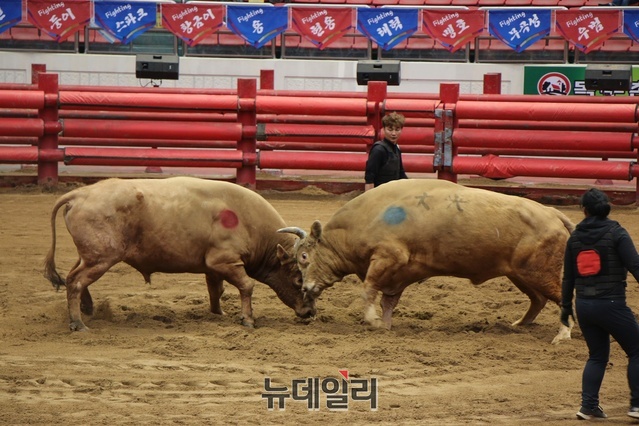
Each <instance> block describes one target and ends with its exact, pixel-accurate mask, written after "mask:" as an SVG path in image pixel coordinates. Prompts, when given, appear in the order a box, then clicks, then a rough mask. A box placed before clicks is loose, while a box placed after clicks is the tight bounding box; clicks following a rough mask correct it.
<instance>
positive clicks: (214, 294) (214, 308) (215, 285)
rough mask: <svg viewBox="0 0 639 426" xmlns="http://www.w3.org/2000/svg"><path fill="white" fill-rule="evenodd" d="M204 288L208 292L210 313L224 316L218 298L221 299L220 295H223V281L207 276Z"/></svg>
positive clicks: (213, 276) (211, 275)
mask: <svg viewBox="0 0 639 426" xmlns="http://www.w3.org/2000/svg"><path fill="white" fill-rule="evenodd" d="M206 287H207V288H208V290H209V300H210V302H211V312H212V313H214V314H218V315H224V311H223V310H222V306H221V305H220V298H221V297H222V294H224V281H223V280H222V279H221V278H219V277H217V276H215V275H213V274H207V275H206Z"/></svg>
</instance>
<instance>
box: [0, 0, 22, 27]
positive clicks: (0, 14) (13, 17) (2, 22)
mask: <svg viewBox="0 0 639 426" xmlns="http://www.w3.org/2000/svg"><path fill="white" fill-rule="evenodd" d="M21 20H22V0H2V2H1V3H0V33H3V32H5V31H6V30H8V29H9V28H11V27H13V26H14V25H15V24H17V23H18V22H20V21H21Z"/></svg>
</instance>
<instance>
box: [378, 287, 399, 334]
mask: <svg viewBox="0 0 639 426" xmlns="http://www.w3.org/2000/svg"><path fill="white" fill-rule="evenodd" d="M400 297H402V293H399V294H393V295H390V294H382V300H381V303H380V304H381V306H382V322H383V324H384V326H385V327H386V329H388V330H390V329H391V322H392V320H393V309H395V306H397V303H399V298H400Z"/></svg>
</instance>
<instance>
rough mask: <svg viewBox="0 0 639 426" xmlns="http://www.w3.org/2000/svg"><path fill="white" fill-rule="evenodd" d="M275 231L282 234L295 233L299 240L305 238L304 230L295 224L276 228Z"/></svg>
mask: <svg viewBox="0 0 639 426" xmlns="http://www.w3.org/2000/svg"><path fill="white" fill-rule="evenodd" d="M277 232H280V233H282V234H295V235H297V236H298V237H299V239H300V240H303V239H304V238H306V235H307V234H306V231H305V230H303V229H302V228H298V227H297V226H289V227H287V228H282V229H278V230H277Z"/></svg>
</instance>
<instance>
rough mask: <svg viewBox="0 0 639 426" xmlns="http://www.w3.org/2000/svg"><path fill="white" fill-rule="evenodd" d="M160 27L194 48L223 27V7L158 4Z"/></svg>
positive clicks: (191, 4) (192, 4) (193, 4)
mask: <svg viewBox="0 0 639 426" xmlns="http://www.w3.org/2000/svg"><path fill="white" fill-rule="evenodd" d="M160 7H161V8H162V26H163V27H164V28H166V29H167V30H169V31H171V32H172V33H173V34H175V35H176V36H178V37H180V38H181V39H182V40H184V41H185V42H186V44H188V45H189V46H195V45H196V44H198V43H199V42H200V41H202V40H204V39H205V38H206V37H207V36H208V35H209V34H211V33H212V32H214V31H215V30H217V29H218V28H220V27H221V26H222V25H224V11H225V9H224V6H223V5H213V4H195V3H176V4H165V3H160Z"/></svg>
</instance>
